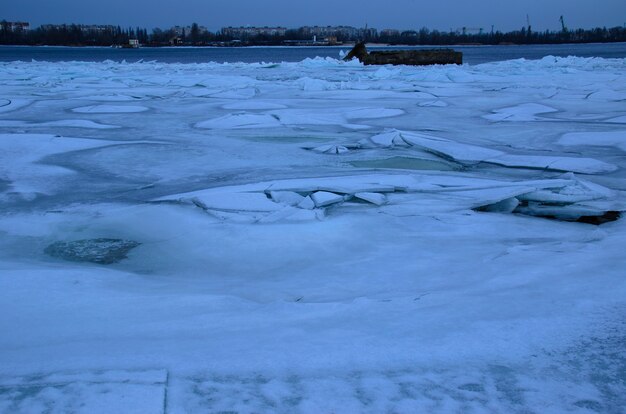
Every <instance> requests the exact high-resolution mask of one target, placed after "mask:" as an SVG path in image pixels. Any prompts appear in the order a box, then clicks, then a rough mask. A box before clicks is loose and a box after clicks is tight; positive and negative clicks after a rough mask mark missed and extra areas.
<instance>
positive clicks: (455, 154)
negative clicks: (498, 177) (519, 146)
mask: <svg viewBox="0 0 626 414" xmlns="http://www.w3.org/2000/svg"><path fill="white" fill-rule="evenodd" d="M401 136H402V139H403V140H404V141H406V142H407V143H409V144H410V145H414V146H418V147H420V148H422V149H424V150H426V151H429V152H432V153H435V154H437V155H439V156H443V157H444V158H449V159H450V158H451V159H453V160H454V161H459V162H463V163H477V162H480V161H484V160H486V159H489V158H493V157H498V156H501V155H504V152H502V151H498V150H494V149H489V148H483V147H478V146H476V145H469V144H461V143H458V142H454V141H450V140H447V139H443V138H439V137H435V136H432V135H427V134H418V133H414V132H404V131H402V132H401Z"/></svg>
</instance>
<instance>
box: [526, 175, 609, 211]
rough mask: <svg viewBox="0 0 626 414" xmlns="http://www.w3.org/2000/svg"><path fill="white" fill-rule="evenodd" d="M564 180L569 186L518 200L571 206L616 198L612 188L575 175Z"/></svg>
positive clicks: (527, 195) (537, 192)
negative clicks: (567, 181) (566, 180)
mask: <svg viewBox="0 0 626 414" xmlns="http://www.w3.org/2000/svg"><path fill="white" fill-rule="evenodd" d="M563 178H565V179H568V180H569V184H568V185H565V186H556V187H548V188H543V189H539V190H537V191H533V192H530V193H526V194H523V195H520V196H519V197H518V198H519V199H520V200H522V201H537V202H542V203H550V204H571V203H578V202H583V201H584V202H587V201H592V200H599V199H612V198H614V197H615V196H616V194H615V192H614V191H613V190H611V189H610V188H607V187H604V186H601V185H599V184H596V183H592V182H591V181H587V180H583V179H580V178H578V177H576V176H574V174H571V173H570V174H565V175H564V176H563Z"/></svg>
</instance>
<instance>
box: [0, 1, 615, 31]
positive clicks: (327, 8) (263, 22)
mask: <svg viewBox="0 0 626 414" xmlns="http://www.w3.org/2000/svg"><path fill="white" fill-rule="evenodd" d="M526 15H528V16H529V18H530V24H531V26H532V27H533V29H534V30H545V29H553V30H555V29H560V23H559V16H561V15H563V16H564V18H565V23H566V25H567V26H568V27H570V28H592V27H597V26H607V27H613V26H622V25H624V24H626V0H430V1H428V0H379V1H376V0H310V1H302V0H219V1H211V0H172V1H167V2H166V1H162V0H97V1H94V0H0V19H5V20H9V21H14V20H22V21H28V22H30V23H31V25H33V26H39V25H40V24H44V23H83V24H115V25H121V26H141V27H146V28H148V29H151V28H154V27H161V28H168V27H171V26H173V25H189V24H190V23H192V22H197V23H198V24H200V25H202V26H206V27H207V28H209V29H210V30H213V31H215V30H217V29H219V28H220V27H223V26H240V25H244V26H245V25H250V26H273V25H281V26H286V27H299V26H304V25H324V26H325V25H339V24H344V25H349V26H356V27H363V26H365V24H366V23H367V24H368V25H369V26H370V27H375V28H377V29H384V28H396V29H417V28H420V27H428V28H430V29H439V30H446V31H447V30H450V29H455V30H456V29H458V28H461V27H468V28H480V27H482V28H484V29H485V31H489V30H491V26H492V25H493V26H494V27H495V29H496V30H502V31H508V30H514V29H520V28H521V27H522V26H525V25H526Z"/></svg>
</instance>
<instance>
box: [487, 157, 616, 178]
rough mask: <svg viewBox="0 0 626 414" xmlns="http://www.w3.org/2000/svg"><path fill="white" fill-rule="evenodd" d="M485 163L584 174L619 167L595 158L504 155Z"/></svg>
mask: <svg viewBox="0 0 626 414" xmlns="http://www.w3.org/2000/svg"><path fill="white" fill-rule="evenodd" d="M483 161H485V162H489V163H491V164H497V165H502V166H505V167H515V168H535V169H545V170H553V171H571V172H577V173H582V174H601V173H608V172H612V171H615V170H617V166H615V165H613V164H609V163H606V162H604V161H599V160H596V159H593V158H572V157H556V156H554V157H552V156H543V155H513V154H504V155H499V156H497V157H493V158H488V159H484V160H483Z"/></svg>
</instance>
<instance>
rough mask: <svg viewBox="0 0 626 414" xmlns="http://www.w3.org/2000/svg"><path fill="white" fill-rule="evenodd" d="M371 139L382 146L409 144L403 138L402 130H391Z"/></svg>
mask: <svg viewBox="0 0 626 414" xmlns="http://www.w3.org/2000/svg"><path fill="white" fill-rule="evenodd" d="M369 140H370V141H371V142H372V143H374V144H375V145H376V146H380V147H393V146H395V145H402V146H407V145H408V144H407V142H406V141H404V139H402V134H400V131H396V130H394V131H390V132H385V133H382V134H378V135H374V136H373V137H370V138H369Z"/></svg>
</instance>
